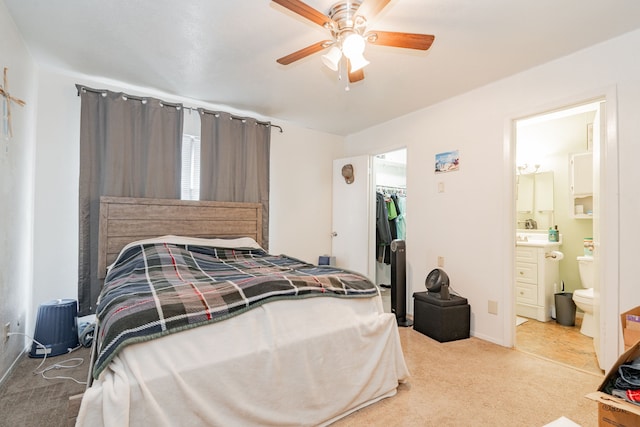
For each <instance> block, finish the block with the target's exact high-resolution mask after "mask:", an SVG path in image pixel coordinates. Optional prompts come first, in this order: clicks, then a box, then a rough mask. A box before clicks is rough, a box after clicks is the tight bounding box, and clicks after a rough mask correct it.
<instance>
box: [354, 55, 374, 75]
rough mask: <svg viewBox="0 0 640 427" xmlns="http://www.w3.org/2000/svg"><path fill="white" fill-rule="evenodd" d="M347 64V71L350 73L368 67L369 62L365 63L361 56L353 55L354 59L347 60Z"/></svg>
mask: <svg viewBox="0 0 640 427" xmlns="http://www.w3.org/2000/svg"><path fill="white" fill-rule="evenodd" d="M349 62H350V64H351V69H350V70H349V72H350V73H353V72H355V71H358V70H360V69H361V68H364V67H366V66H367V65H369V61H367V60H366V58H365V57H364V56H363V55H362V54H360V55H355V56H354V57H352V58H349Z"/></svg>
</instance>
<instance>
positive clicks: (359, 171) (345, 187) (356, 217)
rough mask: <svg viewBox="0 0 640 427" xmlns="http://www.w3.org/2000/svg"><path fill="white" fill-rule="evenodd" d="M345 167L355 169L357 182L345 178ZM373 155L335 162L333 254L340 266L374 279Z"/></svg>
mask: <svg viewBox="0 0 640 427" xmlns="http://www.w3.org/2000/svg"><path fill="white" fill-rule="evenodd" d="M345 165H351V166H352V167H353V178H354V179H353V182H352V183H351V184H348V183H347V181H346V180H345V178H344V177H343V175H342V168H343V167H344V166H345ZM369 171H370V167H369V156H358V157H347V158H343V159H336V160H334V161H333V240H332V244H331V252H332V255H333V256H334V257H336V265H337V266H338V267H342V268H346V269H349V270H352V271H355V272H358V273H360V274H363V275H365V276H367V277H369V278H370V274H369V264H370V263H369V221H370V218H369V212H370V200H371V191H370V186H371V185H370V178H369V177H370V172H369Z"/></svg>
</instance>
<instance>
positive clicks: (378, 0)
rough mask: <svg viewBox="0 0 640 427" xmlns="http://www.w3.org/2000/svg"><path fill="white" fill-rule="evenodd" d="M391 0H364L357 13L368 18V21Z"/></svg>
mask: <svg viewBox="0 0 640 427" xmlns="http://www.w3.org/2000/svg"><path fill="white" fill-rule="evenodd" d="M390 1H391V0H364V1H363V2H362V4H361V5H360V7H359V8H358V11H357V12H356V15H361V16H364V17H365V18H367V20H368V21H370V20H371V19H373V17H374V16H376V15H377V14H378V13H380V11H381V10H382V9H384V8H385V6H386V5H388V4H389V2H390Z"/></svg>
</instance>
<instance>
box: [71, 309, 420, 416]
mask: <svg viewBox="0 0 640 427" xmlns="http://www.w3.org/2000/svg"><path fill="white" fill-rule="evenodd" d="M291 325H299V326H300V327H298V328H292V326H291ZM168 349H173V350H175V351H171V352H169V351H168ZM408 375H409V373H408V370H407V367H406V365H405V361H404V357H403V354H402V349H401V346H400V339H399V335H398V330H397V326H396V320H395V316H394V315H392V314H389V313H383V310H382V303H381V299H380V298H379V297H376V298H370V299H369V298H368V299H349V300H347V299H345V300H343V299H337V298H311V299H305V300H296V301H275V302H271V303H268V304H265V305H263V306H261V307H258V308H255V309H254V310H251V311H249V312H247V313H245V314H243V315H241V316H237V317H234V318H231V319H228V320H225V321H222V322H219V323H215V324H212V325H208V326H204V327H199V328H195V329H191V330H187V331H184V332H181V333H179V334H174V335H171V336H167V337H163V338H160V339H157V340H153V341H150V342H146V343H140V344H134V345H131V346H128V347H127V348H125V349H124V350H123V351H122V352H121V353H120V354H119V355H118V356H116V358H115V359H114V360H113V361H112V362H111V364H110V365H109V366H108V368H107V369H105V371H103V373H102V374H101V375H100V378H99V379H98V380H96V381H94V383H93V385H92V386H91V387H90V388H89V389H87V390H86V392H85V394H84V398H83V400H82V405H81V408H80V413H79V414H78V418H77V424H76V425H78V426H92V427H93V426H102V425H103V426H114V427H115V426H117V427H122V426H142V425H144V426H146V425H153V426H172V427H173V426H177V425H180V426H256V425H271V426H294V425H295V426H299V425H310V426H311V425H323V424H328V423H331V422H333V421H335V420H336V419H338V418H340V417H343V416H345V415H346V414H349V413H351V412H353V411H354V410H356V409H359V408H360V407H363V406H366V405H368V404H371V403H373V402H376V401H378V400H380V399H381V398H384V397H388V396H392V395H394V394H395V393H396V388H397V386H398V383H399V382H403V381H405V380H406V379H407V378H408Z"/></svg>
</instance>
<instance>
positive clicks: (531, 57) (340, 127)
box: [4, 0, 640, 135]
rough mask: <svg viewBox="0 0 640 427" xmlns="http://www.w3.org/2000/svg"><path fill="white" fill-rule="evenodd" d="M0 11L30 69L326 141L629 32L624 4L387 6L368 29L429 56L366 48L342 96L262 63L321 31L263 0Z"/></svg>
mask: <svg viewBox="0 0 640 427" xmlns="http://www.w3.org/2000/svg"><path fill="white" fill-rule="evenodd" d="M4 2H5V3H6V5H7V8H8V9H9V12H10V13H11V15H12V17H13V19H14V21H15V23H16V25H17V27H18V29H19V31H20V33H21V34H22V36H23V38H24V40H25V42H26V43H27V45H28V47H29V50H30V51H31V53H32V54H33V56H34V58H35V59H36V61H38V62H39V63H46V64H49V65H51V66H54V67H58V68H62V69H69V70H72V71H74V72H77V73H81V74H86V75H89V76H95V77H104V78H108V79H112V80H116V81H121V82H126V83H128V84H131V85H136V86H143V87H147V88H152V89H155V90H159V91H162V92H166V93H169V94H174V95H178V96H181V97H187V98H192V99H197V100H201V101H205V102H208V103H212V104H218V105H225V106H228V107H230V108H232V109H235V110H237V111H248V112H254V113H256V114H257V115H259V116H261V117H258V118H271V119H272V121H273V122H274V124H278V119H280V120H287V121H292V122H295V123H297V124H299V125H301V126H305V127H309V128H313V129H317V130H321V131H325V132H330V133H335V134H339V135H348V134H350V133H354V132H357V131H359V130H362V129H365V128H367V127H370V126H372V125H375V124H377V123H380V122H384V121H387V120H390V119H393V118H395V117H398V116H401V115H404V114H407V113H409V112H411V111H415V110H418V109H420V108H423V107H425V106H429V105H431V104H434V103H436V102H438V101H441V100H443V99H446V98H449V97H451V96H455V95H458V94H461V93H464V92H466V91H469V90H471V89H473V88H476V87H479V86H482V85H485V84H487V83H489V82H492V81H495V80H498V79H500V78H503V77H506V76H509V75H512V74H515V73H518V72H520V71H522V70H526V69H528V68H531V67H534V66H536V65H538V64H542V63H545V62H548V61H550V60H553V59H555V58H559V57H562V56H565V55H567V54H569V53H571V52H575V51H577V50H580V49H582V48H585V47H587V46H591V45H593V44H596V43H598V42H600V41H604V40H607V39H610V38H613V37H615V36H618V35H621V34H623V33H626V32H629V31H632V30H634V29H637V28H640V1H637V0H392V1H391V3H390V4H389V5H388V6H387V7H386V8H385V9H384V10H383V11H382V12H381V13H380V14H379V15H378V16H377V17H376V18H375V19H374V20H373V22H370V23H369V27H368V28H369V29H371V28H373V29H378V30H387V31H402V32H413V33H426V34H434V35H435V36H436V39H435V42H434V44H433V46H432V47H431V49H430V50H429V51H427V52H420V51H413V50H407V49H399V48H389V47H383V46H373V45H369V46H367V50H366V52H365V56H366V57H367V59H368V60H370V61H371V64H370V65H369V66H367V67H366V68H365V69H364V71H365V76H366V78H365V79H364V80H363V81H361V82H358V83H355V84H352V85H351V86H350V90H349V91H346V90H345V86H346V84H345V80H342V81H339V80H338V79H337V73H336V72H332V71H330V70H329V69H327V68H326V67H324V66H323V65H322V63H321V61H320V56H321V54H320V53H316V54H314V55H312V56H310V57H307V58H305V59H304V60H301V61H298V62H295V63H293V64H291V65H288V66H282V65H279V64H277V63H276V59H277V58H280V57H282V56H285V55H287V54H289V53H291V52H294V51H296V50H298V49H301V48H303V47H306V46H308V45H310V44H312V43H315V42H318V41H321V40H324V39H326V38H328V34H327V33H326V32H325V31H326V30H324V29H323V28H322V27H320V26H318V25H316V24H314V23H312V22H310V21H307V20H305V19H304V18H301V17H300V16H298V15H295V14H293V13H291V12H290V11H288V10H286V9H284V8H282V7H281V6H279V5H277V4H275V3H272V2H271V1H269V0H137V1H130V0H107V1H105V0H4ZM335 2H336V0H307V1H306V3H307V4H308V5H310V6H312V7H314V8H315V9H317V10H319V11H321V12H323V13H327V12H328V10H329V9H330V7H331V5H332V4H333V3H335ZM630 54H634V55H636V54H637V52H630ZM596 60H597V58H594V61H596ZM73 90H75V89H73ZM285 131H286V128H285Z"/></svg>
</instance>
